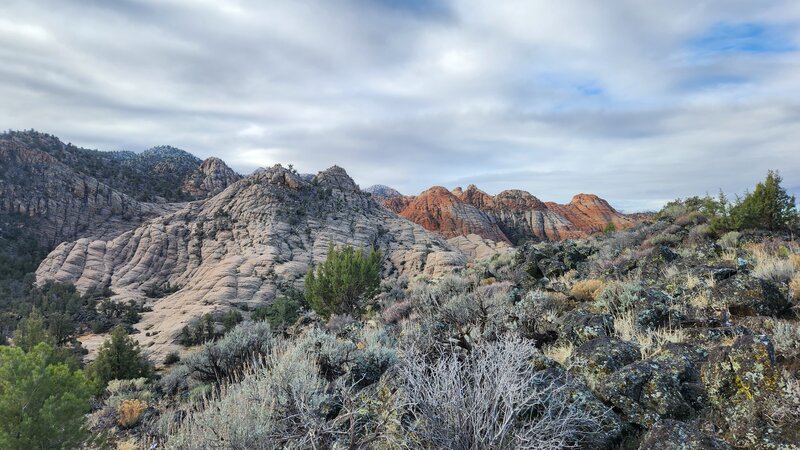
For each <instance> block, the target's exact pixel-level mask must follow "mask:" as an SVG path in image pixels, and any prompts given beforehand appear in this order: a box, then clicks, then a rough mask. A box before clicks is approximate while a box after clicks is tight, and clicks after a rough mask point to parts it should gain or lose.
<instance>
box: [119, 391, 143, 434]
mask: <svg viewBox="0 0 800 450" xmlns="http://www.w3.org/2000/svg"><path fill="white" fill-rule="evenodd" d="M145 409H147V402H145V401H142V400H139V399H137V398H134V399H130V400H123V401H122V403H120V405H119V408H118V409H117V413H118V414H119V417H118V418H117V423H118V424H119V426H121V427H123V428H130V427H132V426H134V425H136V424H137V423H139V419H141V418H142V413H144V410H145Z"/></svg>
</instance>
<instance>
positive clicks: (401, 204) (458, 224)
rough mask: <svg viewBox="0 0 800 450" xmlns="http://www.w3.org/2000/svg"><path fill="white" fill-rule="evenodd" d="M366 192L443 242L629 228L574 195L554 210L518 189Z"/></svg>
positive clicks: (608, 210)
mask: <svg viewBox="0 0 800 450" xmlns="http://www.w3.org/2000/svg"><path fill="white" fill-rule="evenodd" d="M365 191H367V192H370V193H372V195H374V196H375V197H376V198H378V199H379V201H380V202H381V203H382V204H383V205H384V206H386V207H387V208H389V209H390V210H392V211H394V212H396V213H397V214H399V215H400V216H402V217H405V218H406V219H408V220H411V221H412V222H415V223H418V224H420V225H422V226H423V227H424V228H425V229H427V230H430V231H435V232H437V233H440V234H442V235H444V236H445V237H447V238H452V237H455V236H465V235H469V234H477V235H479V236H481V237H483V238H485V239H490V240H492V241H496V242H507V243H511V244H515V245H516V244H520V243H522V242H524V241H526V240H530V239H534V240H551V241H553V240H562V239H573V238H580V237H586V236H588V235H590V234H592V233H597V232H599V231H602V230H603V229H604V228H605V227H606V226H608V224H613V225H614V227H615V228H617V229H624V228H628V227H630V226H632V225H633V224H634V220H632V219H631V218H630V217H628V216H626V215H624V214H622V213H619V212H617V211H616V210H615V209H614V208H612V207H611V205H609V204H608V202H606V201H605V200H603V199H601V198H600V197H597V196H596V195H591V194H578V195H576V196H575V197H573V198H572V201H570V202H569V203H568V204H566V205H559V204H557V203H552V202H547V203H545V202H542V201H541V200H539V199H538V198H536V197H534V196H533V195H531V194H530V193H528V192H525V191H521V190H508V191H503V192H501V193H499V194H497V195H496V196H491V195H489V194H487V193H485V192H483V191H481V190H480V189H478V188H477V187H476V186H475V185H472V184H471V185H469V187H467V189H466V190H463V189H462V188H460V187H457V188H455V189H453V190H452V191H449V190H448V189H447V188H444V187H441V186H434V187H432V188H430V189H428V190H426V191H425V192H423V193H421V194H420V195H418V196H404V195H402V194H400V193H399V192H397V191H396V190H394V189H392V188H389V187H387V186H382V185H376V186H372V187H369V188H367V189H365Z"/></svg>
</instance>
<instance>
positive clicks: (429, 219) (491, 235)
mask: <svg viewBox="0 0 800 450" xmlns="http://www.w3.org/2000/svg"><path fill="white" fill-rule="evenodd" d="M400 199H405V201H402V200H400ZM383 203H384V205H387V207H389V209H392V210H394V211H395V212H397V213H398V214H400V215H401V216H403V217H405V218H406V219H408V220H410V221H412V222H415V223H417V224H419V225H422V227H423V228H425V229H426V230H430V231H436V232H438V233H440V234H442V235H443V236H444V237H446V238H448V239H449V238H453V237H456V236H466V235H469V234H477V235H479V236H481V237H484V238H486V239H491V240H493V241H496V242H500V241H504V242H509V240H508V238H507V237H506V235H505V234H504V233H503V232H502V231H501V230H500V227H499V226H498V223H497V220H496V219H495V218H494V217H492V216H491V215H489V214H487V213H485V212H483V211H481V210H480V209H478V208H476V207H475V206H473V205H470V204H469V203H464V202H463V201H461V199H459V198H458V197H456V196H455V195H453V193H451V192H450V191H448V190H447V188H443V187H441V186H434V187H432V188H430V189H428V190H427V191H425V192H423V193H421V194H420V195H418V196H416V197H393V198H389V199H385V200H383ZM398 209H399V211H398Z"/></svg>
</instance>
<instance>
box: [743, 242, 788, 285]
mask: <svg viewBox="0 0 800 450" xmlns="http://www.w3.org/2000/svg"><path fill="white" fill-rule="evenodd" d="M744 248H745V250H747V251H748V252H749V253H750V256H751V257H752V258H753V259H754V260H755V267H754V268H753V271H752V274H753V276H754V277H757V278H761V279H762V280H768V281H776V282H783V283H789V282H790V281H791V280H792V277H794V275H795V273H796V272H797V271H798V270H797V267H798V259H800V256H799V255H795V254H792V253H789V254H786V253H788V251H787V249H786V248H785V247H782V246H781V247H776V246H775V245H774V244H769V243H764V242H762V243H760V244H747V245H745V246H744Z"/></svg>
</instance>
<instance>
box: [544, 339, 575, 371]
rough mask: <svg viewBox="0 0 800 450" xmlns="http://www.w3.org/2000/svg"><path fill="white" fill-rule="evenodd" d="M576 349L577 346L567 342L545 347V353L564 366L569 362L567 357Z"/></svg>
mask: <svg viewBox="0 0 800 450" xmlns="http://www.w3.org/2000/svg"><path fill="white" fill-rule="evenodd" d="M574 350H575V346H573V345H572V344H571V343H569V342H567V343H563V344H559V345H552V346H549V347H545V348H544V355H545V356H547V357H548V358H550V359H552V360H553V361H556V362H557V363H559V364H561V365H562V366H563V365H564V364H565V363H566V362H567V359H568V358H569V357H570V356H571V355H572V352H573V351H574Z"/></svg>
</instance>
